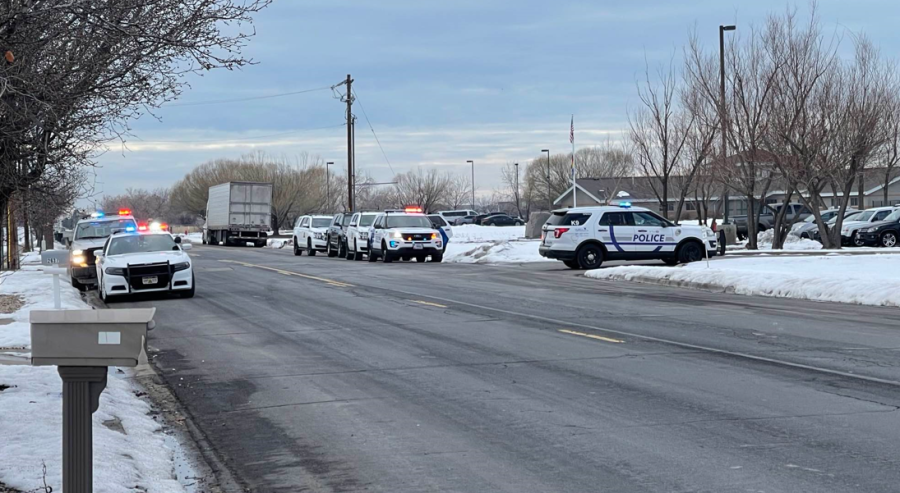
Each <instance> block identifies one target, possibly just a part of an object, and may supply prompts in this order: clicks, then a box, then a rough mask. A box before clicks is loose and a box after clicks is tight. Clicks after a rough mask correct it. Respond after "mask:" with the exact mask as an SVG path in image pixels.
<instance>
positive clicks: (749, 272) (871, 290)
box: [585, 254, 900, 306]
mask: <svg viewBox="0 0 900 493" xmlns="http://www.w3.org/2000/svg"><path fill="white" fill-rule="evenodd" d="M709 266H710V267H709V268H707V266H706V262H696V263H693V264H688V265H682V266H679V267H674V268H672V267H648V266H626V267H610V268H606V269H597V270H593V271H589V272H587V273H585V276H586V277H591V278H594V279H607V280H624V281H639V282H656V283H660V284H672V285H685V286H688V287H697V288H711V289H722V290H725V291H728V292H734V293H737V294H747V295H756V296H773V297H779V298H798V299H805V300H813V301H836V302H841V303H855V304H860V305H875V306H900V278H898V277H897V272H900V254H882V255H860V256H850V255H835V254H830V255H821V256H819V255H816V256H804V257H798V256H790V257H783V256H782V257H753V258H732V259H718V260H713V261H711V262H710V263H709Z"/></svg>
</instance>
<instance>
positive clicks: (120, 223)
mask: <svg viewBox="0 0 900 493" xmlns="http://www.w3.org/2000/svg"><path fill="white" fill-rule="evenodd" d="M128 228H131V229H130V231H135V230H136V229H137V225H136V224H135V223H134V219H112V220H109V221H91V222H89V223H81V224H79V225H78V226H76V228H75V239H76V240H89V239H92V238H106V237H107V236H109V235H111V234H113V233H115V232H117V231H120V232H123V233H124V232H126V231H129V229H128Z"/></svg>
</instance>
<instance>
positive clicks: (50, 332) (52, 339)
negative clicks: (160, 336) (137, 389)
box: [31, 308, 156, 366]
mask: <svg viewBox="0 0 900 493" xmlns="http://www.w3.org/2000/svg"><path fill="white" fill-rule="evenodd" d="M155 313H156V308H130V309H122V310H34V311H32V312H31V364H32V365H35V366H49V365H56V366H137V364H138V357H139V356H140V354H141V351H142V350H143V349H144V343H145V340H146V338H147V330H148V329H152V328H153V326H154V322H153V315H154V314H155Z"/></svg>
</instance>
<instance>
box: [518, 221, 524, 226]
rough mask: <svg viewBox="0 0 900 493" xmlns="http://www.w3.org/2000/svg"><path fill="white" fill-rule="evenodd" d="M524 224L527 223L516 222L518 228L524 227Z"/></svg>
mask: <svg viewBox="0 0 900 493" xmlns="http://www.w3.org/2000/svg"><path fill="white" fill-rule="evenodd" d="M524 224H525V223H523V222H522V221H516V226H523V225H524Z"/></svg>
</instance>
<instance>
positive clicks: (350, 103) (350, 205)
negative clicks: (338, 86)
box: [344, 74, 356, 212]
mask: <svg viewBox="0 0 900 493" xmlns="http://www.w3.org/2000/svg"><path fill="white" fill-rule="evenodd" d="M344 83H345V84H347V96H346V98H345V99H346V100H347V209H348V210H349V211H350V212H353V210H354V209H353V198H354V197H353V189H354V187H353V178H354V173H353V172H354V169H353V168H354V164H356V163H354V162H353V90H352V87H351V85H352V84H353V79H351V78H350V74H347V80H345V81H344Z"/></svg>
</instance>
